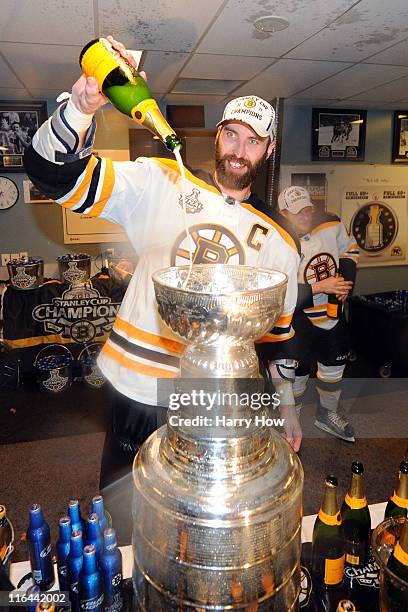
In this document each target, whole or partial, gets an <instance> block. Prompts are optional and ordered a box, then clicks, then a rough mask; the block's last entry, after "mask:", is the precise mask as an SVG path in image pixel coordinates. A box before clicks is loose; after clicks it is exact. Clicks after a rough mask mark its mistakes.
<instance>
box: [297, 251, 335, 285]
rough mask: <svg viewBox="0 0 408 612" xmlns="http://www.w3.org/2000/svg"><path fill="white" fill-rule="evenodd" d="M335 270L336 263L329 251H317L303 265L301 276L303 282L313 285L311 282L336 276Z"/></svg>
mask: <svg viewBox="0 0 408 612" xmlns="http://www.w3.org/2000/svg"><path fill="white" fill-rule="evenodd" d="M336 272H337V265H336V261H335V259H334V257H333V256H332V255H330V253H319V254H318V255H315V256H314V257H312V259H311V260H310V261H309V263H308V264H307V265H306V266H305V271H304V275H303V277H304V280H305V283H308V284H309V285H313V283H317V282H318V281H322V280H325V279H326V278H329V277H330V276H336Z"/></svg>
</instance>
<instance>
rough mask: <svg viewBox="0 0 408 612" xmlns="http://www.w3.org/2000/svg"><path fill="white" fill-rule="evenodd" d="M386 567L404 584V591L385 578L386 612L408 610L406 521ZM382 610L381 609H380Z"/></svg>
mask: <svg viewBox="0 0 408 612" xmlns="http://www.w3.org/2000/svg"><path fill="white" fill-rule="evenodd" d="M387 567H388V569H389V570H391V572H392V573H393V574H395V575H396V576H397V577H398V578H399V579H400V580H403V581H404V582H405V583H406V587H407V588H406V589H403V588H401V586H402V585H401V583H399V582H398V581H395V580H392V578H391V577H389V576H387V577H386V579H385V591H386V599H387V601H386V605H387V607H386V610H387V611H389V612H400V611H402V610H408V521H407V520H406V521H405V523H404V525H403V527H402V530H401V535H400V538H399V540H398V542H397V543H396V545H395V547H394V550H393V552H392V554H391V556H390V558H389V559H388V563H387ZM381 609H382V608H381Z"/></svg>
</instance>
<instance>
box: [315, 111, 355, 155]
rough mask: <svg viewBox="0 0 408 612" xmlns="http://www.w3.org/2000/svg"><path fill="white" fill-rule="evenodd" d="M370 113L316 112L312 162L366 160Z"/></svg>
mask: <svg viewBox="0 0 408 612" xmlns="http://www.w3.org/2000/svg"><path fill="white" fill-rule="evenodd" d="M366 123H367V111H365V110H355V109H338V108H314V109H312V161H320V162H330V161H335V162H339V161H344V162H354V161H364V152H365V133H366Z"/></svg>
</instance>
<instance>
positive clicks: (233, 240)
mask: <svg viewBox="0 0 408 612" xmlns="http://www.w3.org/2000/svg"><path fill="white" fill-rule="evenodd" d="M189 232H190V235H191V238H192V240H193V243H194V250H193V263H194V264H226V263H229V264H236V265H238V264H240V265H242V264H244V263H245V253H244V249H243V248H242V245H241V243H240V241H239V240H238V238H237V237H236V236H235V235H234V234H233V233H232V232H231V231H230V230H228V229H227V228H225V227H223V226H221V225H215V224H212V223H202V224H200V225H192V226H190V228H189ZM191 248H192V245H191V241H190V238H189V237H188V236H187V234H186V232H185V231H183V232H182V233H181V234H179V236H178V237H177V238H176V241H175V244H174V246H173V249H172V252H171V265H172V266H180V265H186V264H187V263H188V262H189V257H190V250H191Z"/></svg>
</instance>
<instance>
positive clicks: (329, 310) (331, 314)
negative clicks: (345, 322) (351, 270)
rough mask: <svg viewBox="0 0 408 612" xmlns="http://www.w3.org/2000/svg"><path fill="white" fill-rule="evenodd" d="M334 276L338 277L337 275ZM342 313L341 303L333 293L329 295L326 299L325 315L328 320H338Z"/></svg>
mask: <svg viewBox="0 0 408 612" xmlns="http://www.w3.org/2000/svg"><path fill="white" fill-rule="evenodd" d="M336 276H340V275H339V274H338V273H337V274H336ZM342 312H343V303H342V302H340V300H339V299H338V298H337V297H336V296H335V294H334V293H329V295H328V298H327V306H326V315H327V317H328V318H329V319H339V318H340V316H341V313H342Z"/></svg>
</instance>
